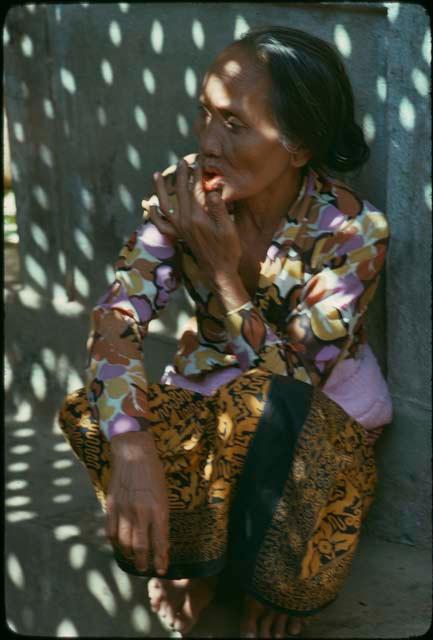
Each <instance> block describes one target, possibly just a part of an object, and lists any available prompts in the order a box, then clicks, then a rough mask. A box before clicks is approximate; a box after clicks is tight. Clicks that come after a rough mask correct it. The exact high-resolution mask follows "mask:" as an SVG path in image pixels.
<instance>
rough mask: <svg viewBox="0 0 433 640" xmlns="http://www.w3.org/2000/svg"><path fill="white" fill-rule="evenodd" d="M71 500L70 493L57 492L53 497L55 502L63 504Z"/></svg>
mask: <svg viewBox="0 0 433 640" xmlns="http://www.w3.org/2000/svg"><path fill="white" fill-rule="evenodd" d="M71 500H72V496H71V494H70V493H59V494H58V495H57V496H54V498H53V502H55V503H56V504H65V502H70V501H71Z"/></svg>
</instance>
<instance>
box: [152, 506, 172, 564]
mask: <svg viewBox="0 0 433 640" xmlns="http://www.w3.org/2000/svg"><path fill="white" fill-rule="evenodd" d="M156 518H157V519H155V520H154V521H153V522H152V527H151V543H152V549H153V553H154V566H155V569H156V571H157V573H158V574H159V575H163V574H164V573H166V572H167V567H168V548H169V544H168V521H167V518H165V519H163V520H162V519H161V516H156Z"/></svg>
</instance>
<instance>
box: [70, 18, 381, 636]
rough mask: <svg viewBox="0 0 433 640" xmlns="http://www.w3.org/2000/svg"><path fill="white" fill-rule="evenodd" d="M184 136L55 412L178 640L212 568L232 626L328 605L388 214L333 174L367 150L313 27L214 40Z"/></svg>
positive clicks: (377, 384) (368, 468) (198, 606)
mask: <svg viewBox="0 0 433 640" xmlns="http://www.w3.org/2000/svg"><path fill="white" fill-rule="evenodd" d="M196 134H197V137H198V153H197V154H193V155H191V156H187V157H186V158H185V159H183V160H181V161H180V162H179V164H178V165H177V167H172V168H170V169H168V170H166V171H165V172H164V173H162V174H161V173H156V174H154V181H155V193H154V195H153V196H152V197H151V198H150V199H149V200H146V201H144V208H145V216H144V219H143V223H142V224H141V225H140V227H139V228H138V229H137V230H136V231H135V232H134V233H133V234H132V236H131V237H130V239H129V241H128V243H127V244H126V246H124V248H123V249H122V251H121V253H120V256H119V259H118V261H117V264H116V273H115V280H114V282H113V284H112V285H111V287H110V288H109V290H108V292H107V293H106V294H105V295H104V296H103V297H102V298H101V299H100V301H99V302H98V304H97V305H96V306H95V308H94V309H93V313H92V320H91V333H90V337H89V341H88V352H89V366H88V369H87V374H88V377H87V386H86V388H85V389H80V390H78V391H77V392H75V393H73V394H71V395H69V396H68V398H67V399H66V400H65V403H64V406H63V408H62V410H61V414H60V422H61V425H62V428H63V430H64V433H65V435H66V437H67V438H68V440H69V441H70V443H71V445H72V447H73V449H74V451H75V453H76V454H77V455H78V457H79V458H80V460H81V461H82V462H83V463H84V464H85V465H86V467H87V469H88V471H89V473H90V476H91V479H92V481H93V484H94V487H95V490H96V493H97V496H98V498H99V499H100V501H101V503H102V505H103V507H104V509H105V510H106V513H107V534H108V536H109V538H110V540H111V542H112V544H113V547H114V551H115V557H116V559H117V562H118V563H119V565H120V566H121V568H122V569H124V570H125V571H127V572H129V573H132V574H135V575H139V576H150V577H152V579H151V580H150V581H149V583H148V591H149V597H150V602H151V606H152V609H153V610H154V611H155V612H157V613H158V615H159V616H160V618H161V619H162V620H165V622H166V623H167V624H168V625H170V626H171V627H172V628H174V629H176V630H178V631H181V632H183V633H187V632H188V631H189V630H190V629H191V628H192V626H193V625H194V624H195V623H196V621H197V620H198V617H199V615H200V613H201V612H202V611H203V610H204V608H205V607H206V606H207V605H208V604H209V602H210V601H211V599H212V597H213V595H214V592H215V588H216V583H217V579H218V576H219V575H220V574H221V572H222V570H223V569H224V568H225V569H226V570H229V571H230V575H231V576H232V578H233V579H234V580H236V584H237V585H238V586H239V589H241V590H242V591H243V593H244V594H245V605H244V609H243V613H242V618H241V629H240V632H241V633H242V634H243V635H246V636H250V637H266V638H268V637H282V636H284V635H286V634H287V633H291V634H296V633H299V632H300V631H301V620H302V619H304V618H305V617H306V616H308V615H310V614H312V613H315V612H317V611H319V610H320V609H321V608H323V607H324V606H325V605H327V604H329V603H330V602H332V601H333V600H334V599H335V598H336V596H337V594H338V592H339V590H340V588H341V586H342V584H343V581H344V579H345V577H346V576H347V574H348V571H349V569H350V566H351V561H352V558H353V555H354V552H355V549H356V547H357V544H358V540H359V535H360V529H361V523H362V521H363V519H364V517H365V515H366V513H367V511H368V508H369V506H370V504H371V502H372V498H373V493H374V488H375V482H376V474H375V462H374V451H373V446H372V445H373V443H374V440H375V438H377V436H378V435H379V433H380V430H381V427H382V426H383V425H384V424H386V423H387V422H389V421H390V415H391V407H390V401H389V395H388V391H387V387H386V384H385V382H384V380H383V378H382V376H381V374H380V370H379V368H378V365H377V363H376V360H375V358H374V356H373V354H372V352H371V350H370V349H369V347H368V344H367V342H366V337H365V331H364V317H365V311H366V309H367V306H368V303H369V302H370V300H371V299H372V297H373V295H374V292H375V290H376V288H377V284H378V277H379V273H380V271H381V268H382V266H383V263H384V258H385V254H386V247H387V241H388V235H389V234H388V226H387V222H386V219H385V217H384V215H383V213H381V212H380V211H378V210H377V209H376V207H375V206H374V205H372V204H371V203H370V202H368V201H366V200H363V199H361V198H360V196H358V195H357V194H356V193H355V192H354V191H353V190H352V189H350V188H349V187H348V186H346V185H345V184H344V183H343V182H341V181H340V180H337V179H336V178H335V177H331V175H330V174H331V172H333V171H334V172H337V173H342V172H346V171H352V170H354V169H356V168H358V167H360V166H361V165H362V164H363V163H364V162H365V161H366V160H367V158H368V148H367V146H366V143H365V141H364V138H363V134H362V131H361V129H360V128H359V127H358V125H357V124H356V123H355V121H354V104H353V95H352V90H351V86H350V83H349V80H348V77H347V75H346V72H345V69H344V67H343V64H342V62H341V61H340V59H339V57H338V55H337V53H336V52H335V51H334V49H333V48H332V47H331V46H329V45H328V44H326V43H325V42H323V41H322V40H319V39H318V38H316V37H313V36H311V35H308V34H306V33H303V32H301V31H298V30H295V29H289V28H284V27H270V28H260V29H255V30H253V31H250V32H249V33H248V34H247V35H246V36H244V37H243V38H242V39H241V40H239V41H236V42H234V43H233V44H231V45H230V46H228V47H227V48H226V49H225V50H224V51H223V52H222V53H221V54H220V55H219V56H218V57H217V58H216V60H215V61H214V62H213V64H212V65H211V67H210V68H209V70H208V72H207V73H206V76H205V78H204V81H203V85H202V90H201V95H200V102H199V105H198V115H197V121H196ZM334 175H335V174H334ZM181 284H183V285H184V286H185V287H186V288H187V290H188V292H189V294H190V295H191V297H192V299H193V301H194V303H195V306H196V326H195V327H190V328H189V329H188V330H187V331H185V333H184V335H183V337H182V339H181V341H180V344H179V347H178V350H177V353H176V356H175V359H174V363H173V364H172V365H169V366H168V367H167V369H166V371H165V373H164V376H163V379H162V380H161V383H160V384H148V383H147V382H146V374H145V369H144V367H143V362H142V343H143V339H144V338H145V337H146V334H147V331H148V325H149V322H150V321H151V320H152V319H153V318H155V317H157V316H158V315H159V313H160V312H161V310H162V309H163V307H164V306H165V305H166V304H167V302H168V299H169V297H170V294H171V292H172V291H174V290H175V289H176V288H177V287H178V286H180V285H181Z"/></svg>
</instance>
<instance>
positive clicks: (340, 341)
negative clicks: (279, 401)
mask: <svg viewBox="0 0 433 640" xmlns="http://www.w3.org/2000/svg"><path fill="white" fill-rule="evenodd" d="M388 238H389V229H388V225H387V222H386V219H385V217H384V215H383V214H382V213H380V212H378V211H375V210H374V209H373V208H372V207H370V206H369V205H367V204H365V205H364V210H363V211H362V213H361V214H360V215H358V216H357V217H356V218H353V219H352V220H349V221H348V220H347V218H346V219H345V221H344V224H341V227H340V228H339V229H337V230H336V231H335V232H334V233H333V234H324V235H323V237H322V238H321V239H319V241H318V242H316V245H315V247H314V249H313V251H312V254H311V257H309V259H308V262H309V264H308V265H304V266H307V269H308V270H309V271H310V272H311V277H310V278H309V279H308V280H307V281H306V283H305V284H304V285H303V286H299V287H298V288H297V290H296V291H295V297H296V300H295V301H293V297H294V290H293V289H290V290H289V291H288V293H287V296H286V297H287V298H288V297H289V296H290V297H291V299H292V302H291V304H290V308H291V311H290V312H289V314H288V315H287V317H286V318H285V319H284V322H283V323H281V327H280V330H279V334H280V336H282V337H281V338H277V337H276V335H275V333H274V332H273V331H272V329H271V328H270V327H269V325H268V324H267V322H266V321H265V319H264V317H263V315H262V314H261V312H260V311H259V309H258V308H257V307H255V306H254V305H253V304H252V303H251V302H250V303H247V304H246V305H245V306H242V307H241V308H240V309H239V310H238V311H235V312H233V313H230V312H229V314H228V316H227V318H226V328H227V330H228V332H229V334H230V335H231V338H232V347H233V349H234V351H235V353H236V354H237V356H238V360H239V364H240V366H241V367H242V369H244V370H246V369H248V368H250V367H262V368H267V369H270V370H272V371H274V372H278V371H280V370H281V371H282V370H283V369H282V367H284V369H285V368H286V367H287V365H288V366H289V373H291V374H293V375H294V376H295V377H297V378H299V379H302V380H306V381H311V382H313V383H319V382H321V380H322V379H323V378H324V376H325V375H326V374H327V372H328V371H330V370H331V369H332V367H333V366H334V364H335V362H336V361H337V359H338V357H339V355H340V354H341V350H342V349H343V348H344V347H345V346H346V344H347V341H348V340H350V339H351V338H352V336H353V335H354V333H355V332H356V330H357V329H358V328H359V323H360V322H361V320H362V318H363V315H364V314H365V311H366V308H367V305H368V304H369V302H370V301H371V299H372V298H373V295H374V292H375V291H376V288H377V285H378V282H379V276H380V272H381V269H382V267H383V264H384V260H385V255H386V250H387V244H388ZM299 260H300V261H301V260H302V256H299ZM229 286H230V285H229V283H227V285H226V289H227V288H229ZM234 286H235V287H236V288H238V286H239V285H236V284H235V285H234ZM280 302H281V304H283V303H284V300H281V301H280ZM286 363H287V364H286Z"/></svg>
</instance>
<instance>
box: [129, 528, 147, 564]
mask: <svg viewBox="0 0 433 640" xmlns="http://www.w3.org/2000/svg"><path fill="white" fill-rule="evenodd" d="M132 549H133V552H134V564H135V566H136V567H137V569H138V570H139V571H146V569H147V568H148V566H149V527H148V524H147V523H141V524H140V525H135V526H134V527H133V530H132Z"/></svg>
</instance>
